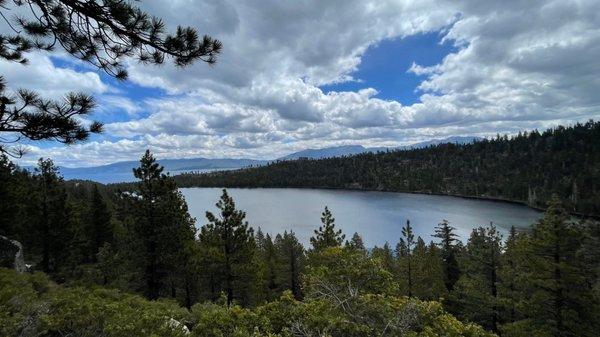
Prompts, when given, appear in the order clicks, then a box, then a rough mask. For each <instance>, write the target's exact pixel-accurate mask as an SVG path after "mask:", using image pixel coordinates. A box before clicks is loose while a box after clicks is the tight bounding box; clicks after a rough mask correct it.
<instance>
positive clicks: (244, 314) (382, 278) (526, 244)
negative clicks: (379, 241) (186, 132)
mask: <svg viewBox="0 0 600 337" xmlns="http://www.w3.org/2000/svg"><path fill="white" fill-rule="evenodd" d="M135 174H136V176H137V177H138V179H139V181H138V182H137V183H136V184H134V185H131V186H130V187H131V188H130V189H128V190H123V191H116V190H114V189H113V188H106V187H105V186H102V185H96V184H92V183H84V182H64V181H63V180H62V178H61V177H60V175H58V173H57V172H56V169H55V166H54V165H53V163H52V162H51V161H49V160H40V162H39V167H38V170H37V171H35V172H33V173H30V172H27V171H23V170H20V169H18V168H17V167H15V166H14V165H12V164H11V163H10V162H9V161H8V160H6V158H5V157H3V158H2V159H1V160H0V177H1V178H2V179H3V181H4V182H5V184H2V185H0V206H1V207H2V208H1V209H0V215H1V216H0V235H2V236H5V237H8V238H11V239H16V240H19V241H20V242H22V243H23V247H24V249H25V259H26V262H27V263H28V264H31V265H32V267H31V271H32V272H36V271H38V272H36V273H34V274H32V275H30V274H25V275H17V274H15V273H14V272H12V271H10V272H9V271H6V270H2V271H0V313H1V314H0V329H3V330H0V335H8V336H12V335H23V334H26V333H33V335H36V334H37V335H39V334H45V335H57V336H61V334H62V335H69V334H71V335H85V334H91V335H98V334H100V335H106V336H125V335H127V336H131V335H149V334H155V335H158V336H178V335H181V333H182V331H181V330H179V329H178V328H174V326H173V325H172V324H175V323H172V324H171V323H168V322H171V321H170V318H173V319H175V320H177V321H178V322H180V323H182V324H185V325H186V327H187V328H188V329H190V330H191V334H192V335H195V336H223V335H227V336H249V335H254V336H325V335H326V336H373V335H381V336H404V335H409V336H436V335H441V336H487V335H489V334H490V333H498V334H502V335H503V336H516V337H520V336H544V337H546V336H548V337H559V336H590V337H591V336H595V335H596V334H595V332H596V331H598V329H600V326H599V322H600V293H599V290H600V258H599V257H600V245H598V242H600V231H599V228H600V227H599V225H598V222H591V221H574V220H572V219H571V218H570V217H569V216H568V213H567V211H566V210H565V208H564V207H563V204H562V203H561V201H559V199H558V198H553V199H551V201H550V203H549V207H548V210H547V211H546V214H545V215H544V217H543V219H541V220H540V221H539V222H538V223H535V224H533V225H532V228H531V230H530V231H527V232H521V233H519V232H516V231H515V230H514V229H513V230H512V231H511V233H510V236H509V237H508V238H502V237H501V236H500V235H499V233H498V231H497V230H496V228H495V227H494V225H493V224H490V225H488V226H482V227H479V228H475V229H474V230H473V232H472V234H471V236H470V237H469V239H468V240H467V241H466V242H460V241H459V240H457V239H456V235H455V233H454V231H455V230H454V228H453V227H452V224H450V223H447V222H444V221H442V222H441V223H440V224H439V225H438V226H437V228H436V230H435V231H434V232H433V233H431V238H427V237H415V235H414V234H413V231H412V227H411V224H410V222H407V223H405V224H399V226H398V228H399V229H398V242H397V244H396V245H395V246H393V244H394V243H393V242H392V243H387V244H385V245H384V246H383V247H374V248H372V249H367V248H368V247H365V246H364V244H363V242H362V239H361V237H360V234H358V233H354V234H353V235H352V236H348V237H346V235H345V234H344V233H343V232H342V231H341V230H340V228H339V226H338V224H337V223H336V221H335V217H334V214H332V213H331V211H330V210H329V209H328V208H327V207H324V211H323V214H322V218H321V224H315V233H314V236H313V237H312V238H311V239H310V243H311V244H310V247H304V246H303V245H302V244H301V243H300V242H299V241H298V239H297V238H296V236H295V235H294V233H293V232H284V233H283V234H277V233H263V232H262V231H261V230H260V229H256V230H255V229H254V228H252V225H251V224H249V223H248V222H247V221H246V219H245V216H246V215H245V213H244V212H243V211H242V210H239V209H237V207H236V205H235V202H234V200H233V199H232V198H231V197H230V196H229V195H228V193H227V192H226V191H223V195H222V196H221V198H220V200H219V201H218V202H217V207H218V209H219V213H218V214H213V213H207V214H206V215H207V216H206V222H204V223H205V225H204V226H202V228H201V230H200V232H199V233H197V231H196V229H195V227H194V226H193V219H192V218H190V216H189V213H188V212H187V204H186V202H185V200H184V199H183V198H182V196H181V194H180V193H179V192H178V191H177V188H176V186H175V183H174V180H173V178H171V177H169V176H166V175H165V174H163V173H162V168H161V167H160V166H159V165H158V164H157V163H156V161H155V159H154V157H153V156H152V155H151V154H150V153H146V154H145V155H144V156H143V158H142V160H141V161H140V166H139V168H137V169H136V170H135ZM40 205H41V206H40ZM324 206H325V205H324ZM42 238H44V239H42ZM5 241H6V240H4V241H0V248H1V249H0V253H2V254H5V253H6V252H8V253H9V254H14V249H10V247H8V246H7V242H5ZM428 241H429V243H428ZM393 247H395V248H393ZM0 262H1V263H2V266H0V267H11V265H10V259H7V258H5V257H2V258H0ZM42 272H43V273H44V274H41V273H42ZM44 275H45V276H44ZM50 280H52V281H50ZM56 284H59V285H56ZM144 298H145V299H144ZM147 300H157V301H152V302H151V301H147ZM139 313H142V315H141V316H142V318H143V319H141V320H139V319H138V317H137V316H136V315H139ZM457 319H458V320H457ZM130 321H131V322H130ZM176 326H177V325H176ZM482 328H483V329H482ZM184 330H185V329H184ZM140 331H141V332H140Z"/></svg>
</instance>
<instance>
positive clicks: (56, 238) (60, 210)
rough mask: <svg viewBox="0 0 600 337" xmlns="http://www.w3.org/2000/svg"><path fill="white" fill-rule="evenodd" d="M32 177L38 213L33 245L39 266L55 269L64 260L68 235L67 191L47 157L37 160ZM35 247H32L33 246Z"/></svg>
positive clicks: (50, 269)
mask: <svg viewBox="0 0 600 337" xmlns="http://www.w3.org/2000/svg"><path fill="white" fill-rule="evenodd" d="M35 181H36V183H37V191H38V193H37V195H36V196H35V197H36V203H38V205H39V213H38V217H37V221H36V223H35V231H36V234H37V237H38V242H37V244H36V246H37V247H38V249H39V253H40V255H41V261H40V267H41V270H42V271H44V272H46V273H56V272H58V271H59V269H60V267H61V264H62V263H63V262H64V261H65V254H66V253H67V251H66V248H67V247H68V244H69V241H70V239H71V234H72V233H71V231H70V228H69V222H68V220H69V216H68V213H69V211H68V206H67V194H66V191H65V190H64V188H63V186H62V177H60V175H59V173H58V168H57V167H56V166H55V165H54V163H53V162H52V160H50V159H46V160H44V159H42V158H40V160H39V161H38V167H37V168H36V173H35ZM34 249H35V248H34Z"/></svg>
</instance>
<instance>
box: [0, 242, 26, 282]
mask: <svg viewBox="0 0 600 337" xmlns="http://www.w3.org/2000/svg"><path fill="white" fill-rule="evenodd" d="M0 266H2V267H8V268H14V269H15V270H16V271H17V272H19V273H23V272H26V271H27V265H26V264H25V257H24V256H23V245H22V244H21V243H20V242H19V241H16V240H11V239H9V238H7V237H5V236H2V235H0Z"/></svg>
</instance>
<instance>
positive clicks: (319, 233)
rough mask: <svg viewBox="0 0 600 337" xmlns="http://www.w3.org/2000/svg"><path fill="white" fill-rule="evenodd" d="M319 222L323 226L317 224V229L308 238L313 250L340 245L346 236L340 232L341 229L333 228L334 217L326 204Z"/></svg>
mask: <svg viewBox="0 0 600 337" xmlns="http://www.w3.org/2000/svg"><path fill="white" fill-rule="evenodd" d="M321 223H323V226H319V229H318V230H315V236H313V237H311V238H310V243H311V244H312V246H313V250H315V251H318V250H321V249H324V248H327V247H339V246H341V245H342V243H343V242H344V238H345V237H346V236H345V235H344V234H342V230H341V229H338V230H336V229H335V219H334V218H333V215H332V214H331V211H330V210H329V208H328V207H327V206H325V210H324V211H323V213H322V214H321Z"/></svg>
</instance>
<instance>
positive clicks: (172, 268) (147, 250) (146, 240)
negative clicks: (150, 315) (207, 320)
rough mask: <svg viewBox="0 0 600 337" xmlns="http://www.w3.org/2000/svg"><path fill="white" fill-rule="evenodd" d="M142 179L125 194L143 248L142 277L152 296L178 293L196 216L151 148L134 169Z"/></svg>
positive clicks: (151, 297)
mask: <svg viewBox="0 0 600 337" xmlns="http://www.w3.org/2000/svg"><path fill="white" fill-rule="evenodd" d="M133 174H134V176H135V177H136V178H137V179H139V180H140V181H139V182H138V184H137V190H136V191H135V192H133V193H131V194H125V198H126V199H127V200H128V201H129V203H130V206H129V207H128V208H127V210H128V211H129V212H130V214H127V215H126V216H127V217H131V218H132V220H131V222H132V228H131V230H132V231H133V233H134V235H135V237H137V238H138V240H140V247H142V248H141V249H142V250H143V251H142V252H141V254H140V256H141V257H142V261H140V262H139V264H140V266H141V267H142V269H143V271H142V275H141V280H143V285H142V290H143V292H144V294H145V295H146V296H147V297H148V298H150V299H156V298H158V297H159V296H163V295H166V296H171V297H176V296H177V289H178V288H180V284H181V281H182V279H183V274H184V272H185V271H184V270H182V268H181V266H182V265H183V264H182V263H181V261H182V260H186V259H188V258H189V256H187V255H186V254H187V253H188V252H189V248H188V247H189V245H191V244H193V242H194V235H195V228H194V219H193V218H191V217H190V215H189V214H188V210H187V204H186V203H185V200H184V198H183V196H182V195H181V193H180V192H179V191H178V189H177V186H176V185H175V183H174V182H173V180H172V178H171V177H169V176H168V175H166V174H164V173H163V167H161V166H160V165H159V164H158V163H157V162H156V159H155V158H154V157H153V156H152V154H151V153H150V151H148V150H147V151H146V153H145V154H144V156H143V157H142V159H141V160H140V166H139V167H138V168H135V169H134V170H133Z"/></svg>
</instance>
